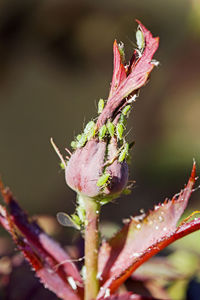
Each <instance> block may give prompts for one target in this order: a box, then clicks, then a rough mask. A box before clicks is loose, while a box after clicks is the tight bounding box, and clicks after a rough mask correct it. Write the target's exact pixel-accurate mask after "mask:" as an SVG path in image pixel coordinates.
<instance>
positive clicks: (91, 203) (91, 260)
mask: <svg viewBox="0 0 200 300" xmlns="http://www.w3.org/2000/svg"><path fill="white" fill-rule="evenodd" d="M82 199H83V201H84V204H85V211H86V221H85V267H86V279H85V295H84V300H94V299H96V296H97V294H98V291H99V280H98V278H97V273H98V248H99V228H98V225H99V210H100V204H99V203H97V202H96V201H95V200H94V199H91V198H86V197H84V198H82Z"/></svg>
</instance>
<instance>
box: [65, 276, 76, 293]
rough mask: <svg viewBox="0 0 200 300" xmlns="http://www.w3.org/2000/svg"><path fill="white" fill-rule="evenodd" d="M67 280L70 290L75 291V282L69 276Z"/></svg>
mask: <svg viewBox="0 0 200 300" xmlns="http://www.w3.org/2000/svg"><path fill="white" fill-rule="evenodd" d="M67 280H68V282H69V284H70V285H71V287H72V289H73V290H76V289H77V286H76V282H75V280H74V278H73V277H71V276H69V277H67Z"/></svg>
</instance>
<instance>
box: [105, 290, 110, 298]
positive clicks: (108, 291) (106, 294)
mask: <svg viewBox="0 0 200 300" xmlns="http://www.w3.org/2000/svg"><path fill="white" fill-rule="evenodd" d="M106 297H110V289H106V291H105V296H104V298H106Z"/></svg>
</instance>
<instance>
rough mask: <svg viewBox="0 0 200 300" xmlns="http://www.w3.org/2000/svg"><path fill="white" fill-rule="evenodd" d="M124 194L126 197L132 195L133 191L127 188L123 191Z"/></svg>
mask: <svg viewBox="0 0 200 300" xmlns="http://www.w3.org/2000/svg"><path fill="white" fill-rule="evenodd" d="M123 194H124V195H130V194H131V189H129V188H125V189H124V190H123Z"/></svg>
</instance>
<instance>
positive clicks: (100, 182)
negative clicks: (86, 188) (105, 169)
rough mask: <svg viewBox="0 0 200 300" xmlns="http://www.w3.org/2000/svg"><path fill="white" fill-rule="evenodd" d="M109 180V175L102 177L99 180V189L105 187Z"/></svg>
mask: <svg viewBox="0 0 200 300" xmlns="http://www.w3.org/2000/svg"><path fill="white" fill-rule="evenodd" d="M109 178H110V174H109V173H105V174H103V175H102V176H101V177H99V179H98V181H97V186H99V187H101V186H104V185H105V184H106V183H107V182H108V179H109Z"/></svg>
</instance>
